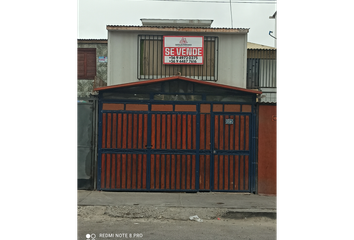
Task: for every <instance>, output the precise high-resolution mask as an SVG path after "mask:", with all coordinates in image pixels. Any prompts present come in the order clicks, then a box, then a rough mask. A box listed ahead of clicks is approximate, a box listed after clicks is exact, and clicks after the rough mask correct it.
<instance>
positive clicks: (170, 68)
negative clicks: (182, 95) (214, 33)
mask: <svg viewBox="0 0 354 240" xmlns="http://www.w3.org/2000/svg"><path fill="white" fill-rule="evenodd" d="M217 52H218V37H210V36H204V64H203V65H183V64H178V65H177V64H176V65H167V64H163V61H162V60H163V35H139V36H138V67H137V70H138V71H137V72H138V74H137V78H138V79H139V80H140V79H143V80H146V79H156V78H164V77H172V76H177V75H179V76H183V77H188V78H194V79H199V80H206V81H217V80H218V54H217Z"/></svg>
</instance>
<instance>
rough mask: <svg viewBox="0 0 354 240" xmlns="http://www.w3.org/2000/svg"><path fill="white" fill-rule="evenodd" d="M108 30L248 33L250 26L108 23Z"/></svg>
mask: <svg viewBox="0 0 354 240" xmlns="http://www.w3.org/2000/svg"><path fill="white" fill-rule="evenodd" d="M106 29H107V30H108V31H128V32H129V31H131V32H133V31H138V32H144V31H146V32H152V31H154V32H173V33H179V32H180V33H185V32H192V33H222V34H247V33H248V32H249V28H210V27H172V26H121V25H107V26H106Z"/></svg>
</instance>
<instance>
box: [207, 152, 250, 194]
mask: <svg viewBox="0 0 354 240" xmlns="http://www.w3.org/2000/svg"><path fill="white" fill-rule="evenodd" d="M213 190H223V191H248V190H249V156H248V155H214V185H213Z"/></svg>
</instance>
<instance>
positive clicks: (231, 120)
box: [225, 119, 234, 124]
mask: <svg viewBox="0 0 354 240" xmlns="http://www.w3.org/2000/svg"><path fill="white" fill-rule="evenodd" d="M225 124H234V120H233V119H225Z"/></svg>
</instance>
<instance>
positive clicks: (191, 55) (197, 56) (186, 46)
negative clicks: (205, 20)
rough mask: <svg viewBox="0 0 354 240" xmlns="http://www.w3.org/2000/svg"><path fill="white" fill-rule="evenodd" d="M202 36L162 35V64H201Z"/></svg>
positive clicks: (202, 53)
mask: <svg viewBox="0 0 354 240" xmlns="http://www.w3.org/2000/svg"><path fill="white" fill-rule="evenodd" d="M203 55H204V37H203V36H201V37H200V36H198V37H191V36H164V37H163V64H188V65H190V64H199V65H202V64H203Z"/></svg>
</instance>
